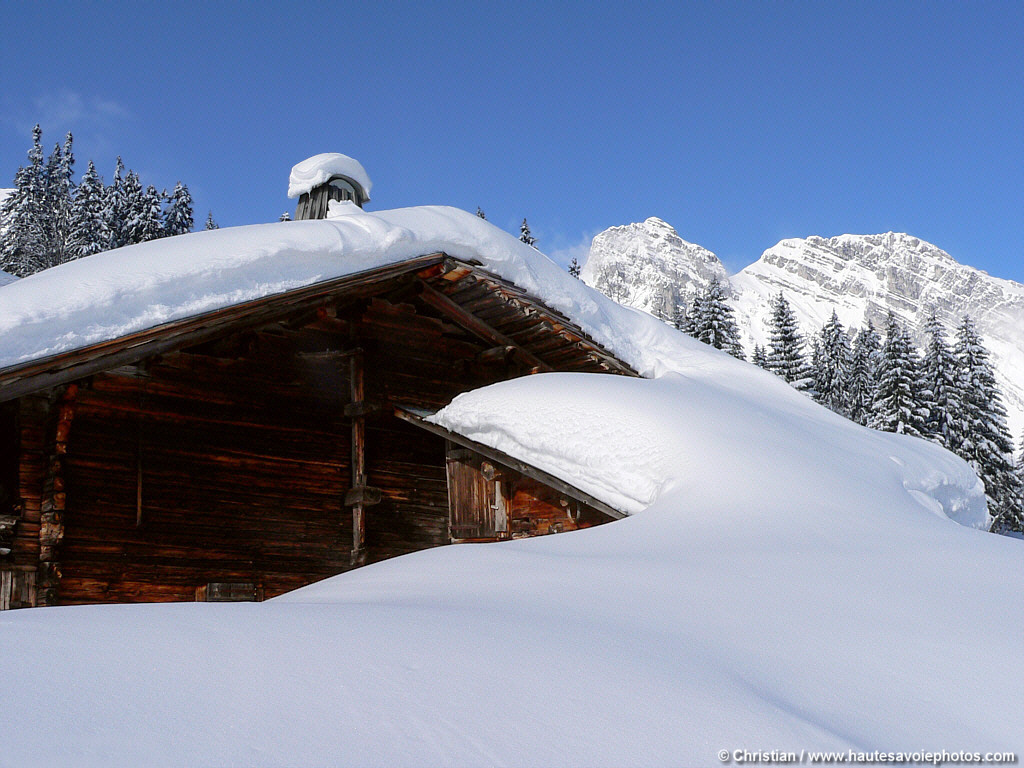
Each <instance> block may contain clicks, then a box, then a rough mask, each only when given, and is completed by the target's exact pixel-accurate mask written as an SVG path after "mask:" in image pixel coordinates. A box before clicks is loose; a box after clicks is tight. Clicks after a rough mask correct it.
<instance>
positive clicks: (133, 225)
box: [121, 170, 150, 245]
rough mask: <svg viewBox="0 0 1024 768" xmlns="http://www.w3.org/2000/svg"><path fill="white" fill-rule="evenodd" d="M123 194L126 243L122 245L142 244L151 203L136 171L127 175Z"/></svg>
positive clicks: (122, 188)
mask: <svg viewBox="0 0 1024 768" xmlns="http://www.w3.org/2000/svg"><path fill="white" fill-rule="evenodd" d="M121 194H122V197H123V204H124V220H123V222H124V223H123V226H124V229H123V235H124V242H123V243H121V245H134V244H136V243H141V242H143V241H144V240H145V239H146V238H145V236H146V233H147V231H148V222H149V218H150V203H149V201H148V200H147V199H146V192H145V190H143V188H142V182H140V181H139V174H137V173H136V172H135V171H132V170H129V171H128V173H127V175H125V177H124V183H123V184H122V185H121Z"/></svg>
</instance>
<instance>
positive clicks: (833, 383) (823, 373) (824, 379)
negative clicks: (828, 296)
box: [814, 310, 853, 418]
mask: <svg viewBox="0 0 1024 768" xmlns="http://www.w3.org/2000/svg"><path fill="white" fill-rule="evenodd" d="M815 349H816V354H815V356H814V399H815V400H817V401H818V402H819V403H821V404H822V405H824V406H825V407H826V408H828V409H829V410H831V411H835V412H836V413H838V414H840V415H841V416H846V417H847V418H849V417H850V414H851V407H850V399H849V395H850V393H849V377H850V371H851V368H852V358H853V353H852V350H851V347H850V337H849V336H848V335H847V333H846V330H845V329H844V328H843V325H842V323H840V322H839V316H838V315H837V314H836V312H835V310H832V317H831V319H830V320H829V321H828V322H827V323H826V324H825V325H824V327H822V329H821V333H819V334H818V343H817V345H816V347H815Z"/></svg>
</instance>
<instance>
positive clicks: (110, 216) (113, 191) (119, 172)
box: [103, 157, 130, 248]
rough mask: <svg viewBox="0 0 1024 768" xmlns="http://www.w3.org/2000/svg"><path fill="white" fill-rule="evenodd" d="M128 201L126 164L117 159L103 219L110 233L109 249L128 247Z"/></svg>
mask: <svg viewBox="0 0 1024 768" xmlns="http://www.w3.org/2000/svg"><path fill="white" fill-rule="evenodd" d="M128 213H129V211H128V199H127V196H126V194H125V179H124V163H123V162H122V161H121V158H120V157H118V158H117V165H116V166H115V168H114V177H113V178H112V179H111V181H110V184H109V185H108V186H107V188H106V191H105V193H104V199H103V218H104V220H105V221H106V223H107V231H108V232H109V233H110V242H109V243H108V245H107V247H108V248H120V247H121V246H122V245H128V243H129V242H130V241H129V237H128Z"/></svg>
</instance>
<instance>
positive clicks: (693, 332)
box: [677, 291, 704, 338]
mask: <svg viewBox="0 0 1024 768" xmlns="http://www.w3.org/2000/svg"><path fill="white" fill-rule="evenodd" d="M686 296H687V299H688V301H687V302H686V309H685V311H684V312H683V318H682V322H681V323H680V324H679V325H678V326H677V327H678V328H679V330H680V331H682V332H683V333H685V334H686V335H687V336H693V337H694V338H697V319H698V318H699V317H700V314H701V311H702V310H701V304H702V302H703V299H704V293H703V291H694V292H693V293H692V294H691V293H689V292H687V294H686Z"/></svg>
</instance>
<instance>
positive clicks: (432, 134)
mask: <svg viewBox="0 0 1024 768" xmlns="http://www.w3.org/2000/svg"><path fill="white" fill-rule="evenodd" d="M3 15H4V21H3V29H2V30H0V62H2V63H0V186H10V185H11V180H12V179H13V176H14V172H15V170H16V169H17V167H18V166H19V165H21V164H22V163H23V162H25V152H26V150H27V149H28V147H29V144H30V132H31V127H32V125H33V124H34V123H36V122H40V123H41V124H42V127H43V131H44V133H43V140H44V144H45V145H46V146H47V148H49V147H50V146H52V144H53V143H54V142H55V141H57V140H59V139H61V138H62V137H63V134H64V133H65V132H66V131H68V130H71V131H73V132H74V134H75V137H76V142H75V147H76V156H77V158H78V165H77V170H78V172H79V173H81V172H82V171H84V170H85V166H86V162H87V161H88V159H89V158H92V159H94V160H95V161H96V163H97V166H98V167H99V169H100V172H101V174H103V175H104V176H105V177H107V178H109V177H110V174H111V172H112V171H113V166H114V160H115V157H116V155H117V154H121V155H123V157H124V160H125V163H126V165H127V166H128V167H130V168H134V169H136V170H137V171H139V173H140V175H141V176H142V180H143V183H153V184H156V185H157V186H158V187H164V186H167V187H170V186H172V185H173V184H174V182H175V181H176V180H177V179H182V180H184V181H185V182H186V183H187V184H188V185H189V187H190V189H191V190H192V193H193V196H194V197H195V200H196V209H197V211H196V213H197V219H202V218H205V215H206V211H207V210H212V211H213V215H214V217H215V218H216V219H217V221H218V222H219V223H220V224H221V225H222V226H228V225H236V224H248V223H255V222H264V221H273V220H276V219H277V217H278V216H279V215H280V214H281V213H282V212H283V211H285V210H290V211H294V208H295V203H294V201H290V200H288V199H287V197H286V191H287V179H288V171H289V169H290V168H291V166H292V165H293V164H294V163H296V162H298V161H300V160H302V159H304V158H305V157H308V156H310V155H312V154H316V153H318V152H344V153H346V154H349V155H352V156H353V157H356V158H357V159H359V160H360V161H361V162H362V163H363V165H364V166H365V167H366V169H367V171H368V172H369V174H370V177H371V178H372V179H373V182H374V190H373V192H374V195H373V198H374V199H373V200H372V201H371V203H370V204H368V205H367V209H369V210H372V209H373V208H392V207H398V206H405V205H419V204H428V203H444V204H450V205H455V206H458V207H461V208H465V209H468V210H470V211H474V210H476V207H477V206H481V207H482V208H483V209H484V210H485V211H486V213H487V216H488V219H490V220H491V221H492V222H493V223H495V224H497V225H498V226H500V227H502V228H505V229H508V230H510V231H518V224H519V222H520V221H521V220H522V218H523V217H524V216H525V217H527V218H528V219H529V222H530V225H531V227H532V229H533V232H534V234H535V235H536V236H537V237H538V238H539V241H540V242H539V246H540V247H541V249H542V250H544V251H545V252H547V253H549V254H551V255H553V256H554V257H555V258H556V259H557V260H561V261H562V262H563V263H564V262H565V261H566V260H567V259H568V258H569V255H570V254H572V253H579V252H581V248H582V249H584V250H585V245H586V244H587V243H589V240H590V238H591V237H592V236H593V235H594V234H596V233H597V232H599V231H601V230H603V229H605V228H606V227H609V226H613V225H617V224H625V223H629V222H632V221H640V220H643V219H644V218H646V217H648V216H658V217H660V218H663V219H665V220H666V221H668V222H669V223H670V224H672V225H673V226H675V227H676V229H677V230H678V231H679V233H680V235H681V236H682V237H684V238H686V239H688V240H691V241H694V242H697V243H700V244H701V245H703V246H705V247H707V248H709V249H711V250H712V251H714V252H715V253H717V254H718V255H719V256H720V257H721V258H722V259H723V261H725V263H726V266H727V267H728V268H730V270H737V269H739V268H741V267H743V266H744V265H746V264H748V263H750V262H752V261H754V260H755V259H756V258H757V257H758V256H759V255H760V253H761V252H762V251H763V250H764V249H766V248H768V247H770V246H771V245H774V244H775V243H776V242H777V241H778V240H780V239H782V238H784V237H804V236H807V235H812V234H817V235H823V236H830V235H837V234H842V233H846V232H852V233H874V232H882V231H888V230H896V231H906V232H910V233H912V234H914V235H916V236H918V237H921V238H923V239H925V240H928V241H930V242H933V243H935V244H936V245H938V246H940V247H942V248H944V249H945V250H947V251H949V252H950V253H952V254H953V255H954V256H955V257H956V258H957V259H959V260H960V261H963V262H965V263H969V264H972V265H974V266H977V267H980V268H983V269H986V270H988V271H989V272H990V273H992V274H995V275H998V276H1001V277H1008V278H1013V279H1016V280H1020V281H1024V249H1022V247H1021V243H1022V240H1024V237H1022V236H1024V54H1022V49H1024V45H1022V43H1021V41H1022V40H1024V4H1022V3H1020V2H1019V1H1018V2H1004V3H992V2H962V3H948V2H928V3H924V2H911V3H892V2H884V3H873V2H855V3H854V2H850V3H820V2H814V3H803V2H785V3H776V2H763V3H755V2H738V3H733V2H716V3H710V2H709V3H678V2H675V3H663V4H662V3H649V2H632V3H626V4H618V5H616V4H610V3H602V4H600V5H598V4H597V3H553V2H547V3H528V2H526V3H518V4H515V5H512V4H491V3H486V2H475V3H465V4H448V3H430V2H419V3H400V2H391V3H372V2H371V3H357V2H331V3H317V2H305V3H301V4H296V3H277V4H271V3H245V4H243V3H235V2H214V3H204V4H189V3H175V2H161V3H145V2H135V3H130V4H117V3H104V4H102V5H100V4H91V3H90V4H87V3H66V4H65V3H46V2H38V3H29V2H20V0H9V1H8V2H7V3H5V5H4V14H3Z"/></svg>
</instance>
